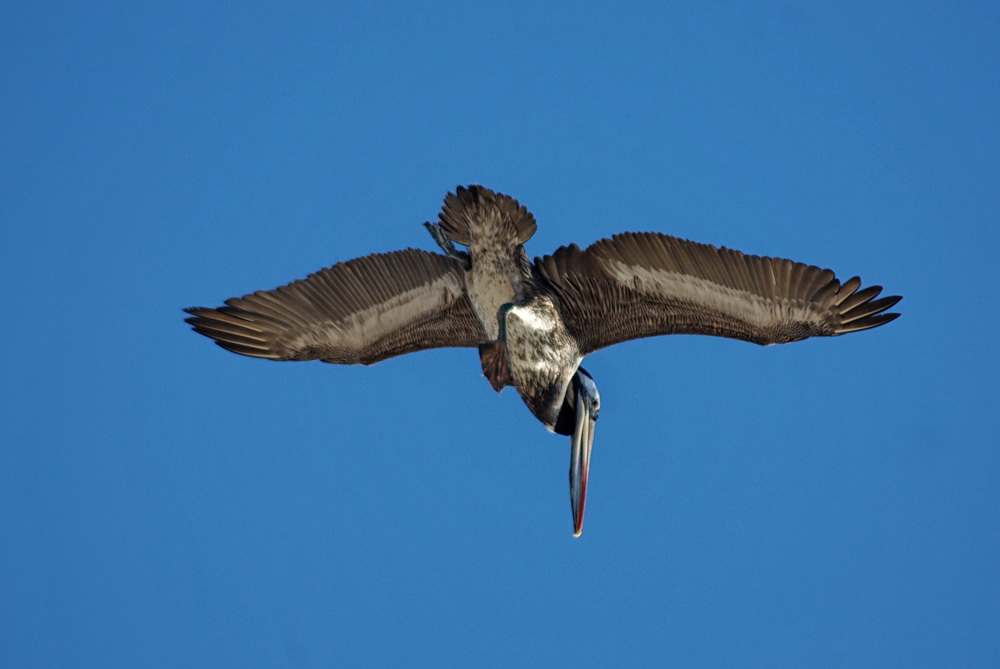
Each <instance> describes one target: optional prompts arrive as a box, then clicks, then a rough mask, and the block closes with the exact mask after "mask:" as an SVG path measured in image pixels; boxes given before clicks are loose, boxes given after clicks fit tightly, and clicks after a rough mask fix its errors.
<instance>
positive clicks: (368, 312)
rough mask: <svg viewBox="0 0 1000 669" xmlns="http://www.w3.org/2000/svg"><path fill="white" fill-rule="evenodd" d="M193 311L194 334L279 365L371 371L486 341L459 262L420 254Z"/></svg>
mask: <svg viewBox="0 0 1000 669" xmlns="http://www.w3.org/2000/svg"><path fill="white" fill-rule="evenodd" d="M185 311H186V312H188V313H189V314H191V317H190V318H188V319H187V322H188V323H190V324H191V325H192V327H194V330H195V331H196V332H198V333H200V334H203V335H205V336H206V337H211V338H212V339H214V340H215V342H216V343H217V344H218V345H219V346H221V347H223V348H225V349H228V350H230V351H233V352H234V353H240V354H242V355H249V356H253V357H255V358H268V359H270V360H322V361H323V362H335V363H341V364H358V363H361V364H365V365H370V364H372V363H375V362H378V361H379V360H385V359H386V358H391V357H393V356H396V355H401V354H403V353H410V352H412V351H420V350H423V349H428V348H439V347H445V346H476V345H477V344H478V343H479V342H480V341H481V340H482V339H484V336H483V334H482V326H481V325H480V323H479V320H478V319H477V318H476V316H475V314H474V313H473V311H472V307H471V306H470V304H469V301H468V299H467V298H466V295H465V288H464V279H463V272H462V269H461V267H460V266H459V264H458V262H457V261H455V260H453V259H451V258H448V257H446V256H443V255H439V254H436V253H428V252H426V251H418V250H415V249H407V250H405V251H395V252H393V253H379V254H373V255H370V256H365V257H363V258H356V259H354V260H349V261H348V262H343V263H337V264H336V265H334V266H333V267H327V268H326V269H322V270H320V271H318V272H316V273H315V274H310V275H309V276H308V277H306V278H305V279H300V280H298V281H294V282H292V283H290V284H288V285H286V286H282V287H280V288H276V289H275V290H269V291H257V292H256V293H252V294H250V295H244V296H243V297H234V298H232V299H229V300H226V306H224V307H219V308H218V309H209V308H206V307H192V308H190V309H185Z"/></svg>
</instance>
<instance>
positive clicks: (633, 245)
mask: <svg viewBox="0 0 1000 669" xmlns="http://www.w3.org/2000/svg"><path fill="white" fill-rule="evenodd" d="M439 219H440V221H439V223H437V224H435V225H431V224H429V223H428V224H425V225H426V226H427V228H428V230H429V231H430V233H431V235H432V236H433V237H434V239H435V241H436V242H437V243H438V246H440V247H441V249H442V250H443V251H444V255H441V254H437V253H428V252H426V251H417V250H414V249H407V250H405V251H395V252H393V253H378V254H372V255H369V256H365V257H363V258H356V259H354V260H350V261H347V262H342V263H338V264H336V265H333V266H332V267H328V268H326V269H322V270H320V271H318V272H316V273H314V274H310V275H309V276H308V277H306V278H305V279H301V280H299V281H294V282H292V283H290V284H288V285H286V286H282V287H280V288H276V289H275V290H270V291H257V292H255V293H251V294H249V295H245V296H243V297H238V298H232V299H229V300H226V303H225V306H222V307H218V308H216V309H210V308H206V307H194V308H191V309H186V310H185V311H187V312H188V313H189V314H190V317H189V318H187V322H188V323H190V324H191V325H192V327H193V328H194V330H195V331H196V332H198V333H200V334H203V335H205V336H206V337H210V338H212V339H214V340H215V342H216V343H217V344H218V345H219V346H222V347H223V348H226V349H228V350H230V351H233V352H235V353H239V354H242V355H248V356H252V357H257V358H267V359H271V360H322V361H324V362H333V363H341V364H358V363H361V364H372V363H374V362H378V361H379V360H384V359H386V358H389V357H392V356H395V355H401V354H403V353H410V352H413V351H419V350H423V349H429V348H438V347H448V346H455V347H478V350H479V354H480V363H481V366H482V369H483V372H484V374H485V375H486V376H487V378H488V379H489V381H490V383H491V385H492V386H493V387H494V388H495V389H496V390H501V389H502V388H503V387H504V386H506V385H513V386H514V387H515V388H516V389H517V392H518V394H520V396H521V397H522V399H523V400H524V402H525V404H526V405H527V406H528V408H529V409H530V410H531V411H532V413H533V414H534V415H535V416H536V417H537V418H538V419H539V420H540V421H541V422H542V423H543V424H544V425H545V426H546V427H547V428H548V429H550V430H553V431H555V432H558V433H560V434H567V435H569V436H570V450H571V456H570V460H571V465H570V497H571V504H572V508H573V529H574V534H579V533H580V529H581V527H582V523H583V510H584V502H585V500H586V487H587V472H588V471H589V459H590V449H591V444H592V440H593V436H594V424H595V423H596V421H597V416H598V410H599V408H600V396H599V394H598V392H597V386H596V384H595V383H594V380H593V378H592V377H591V376H590V375H589V374H588V373H587V372H586V370H584V369H583V368H582V367H580V362H581V360H582V359H583V357H584V356H586V355H587V354H589V353H592V352H593V351H596V350H598V349H600V348H603V347H605V346H610V345H612V344H616V343H619V342H623V341H627V340H629V339H637V338H640V337H651V336H654V335H665V334H702V335H715V336H721V337H730V338H733V339H742V340H744V341H749V342H754V343H756V344H763V345H768V344H780V343H786V342H792V341H797V340H800V339H805V338H806V337H813V336H836V335H841V334H846V333H849V332H857V331H860V330H867V329H870V328H874V327H878V326H880V325H884V324H886V323H888V322H890V321H891V320H893V319H895V318H897V317H898V316H899V314H896V313H886V311H887V310H888V309H889V308H891V307H892V306H893V305H895V304H896V303H897V302H898V301H899V300H900V298H899V297H897V296H892V297H882V298H879V297H878V295H879V293H880V292H881V290H882V288H881V287H880V286H871V287H868V288H862V287H861V279H859V278H858V277H853V278H851V279H848V280H847V281H844V282H840V281H839V280H838V279H837V278H836V276H834V273H833V272H832V271H830V270H828V269H820V268H819V267H815V266H812V265H805V264H803V263H797V262H793V261H791V260H785V259H781V258H768V257H760V256H753V255H747V254H744V253H740V252H739V251H734V250H732V249H727V248H716V247H714V246H709V245H707V244H698V243H695V242H690V241H686V240H683V239H678V238H677V237H670V236H669V235H664V234H660V233H655V232H646V233H634V232H627V233H623V234H618V235H614V236H613V237H611V238H609V239H602V240H600V241H598V242H596V243H594V244H591V245H590V246H589V247H588V248H587V249H585V250H580V249H579V248H578V247H577V246H576V245H571V246H563V247H560V248H559V249H557V250H556V251H555V252H554V253H553V254H552V255H549V256H545V257H542V258H536V260H535V263H534V264H532V263H530V262H529V261H528V256H527V254H526V252H525V250H524V243H525V242H526V241H527V240H528V239H529V238H530V237H531V236H532V234H534V232H535V228H536V224H535V219H534V217H533V216H532V215H531V213H530V212H528V210H527V209H525V208H524V207H522V206H521V205H520V204H519V203H518V202H517V201H516V200H514V199H513V198H510V197H508V196H506V195H502V194H499V193H494V192H493V191H491V190H489V189H487V188H483V187H482V186H469V187H468V188H461V187H459V188H457V189H456V191H455V193H449V194H448V195H447V196H446V198H445V202H444V206H443V207H442V210H441V213H440V215H439ZM454 244H461V245H464V246H466V247H467V249H468V251H467V252H462V251H458V250H456V249H455V247H454Z"/></svg>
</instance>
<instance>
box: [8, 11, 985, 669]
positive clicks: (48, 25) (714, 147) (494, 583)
mask: <svg viewBox="0 0 1000 669" xmlns="http://www.w3.org/2000/svg"><path fill="white" fill-rule="evenodd" d="M428 5H429V6H428ZM998 34H1000V10H998V8H997V6H996V4H995V3H985V2H981V3H980V2H965V3H944V2H925V3H892V2H886V3H874V4H873V3H867V2H866V3H860V2H857V3H855V2H842V3H830V4H829V5H826V6H818V5H817V6H805V5H803V4H802V3H792V2H783V3H773V2H764V3H753V4H752V5H749V4H742V3H741V4H728V3H686V4H678V5H674V6H666V3H663V5H662V6H661V4H660V3H650V4H637V5H632V6H630V7H629V8H628V9H623V8H621V7H618V6H615V5H614V4H613V3H573V4H563V3H560V4H556V3H536V2H524V3H478V2H461V3H444V2H442V3H412V4H406V5H404V4H393V3H388V4H386V3H379V2H371V1H369V2H363V3H362V2H337V3H274V4H253V3H241V4H239V5H233V6H226V5H221V4H212V5H207V4H206V3H200V2H199V3H171V4H170V5H169V6H164V7H162V8H159V9H150V8H148V7H141V6H137V5H136V4H135V3H118V4H115V3H99V4H98V3H89V6H88V3H24V2H12V3H6V4H5V5H4V6H3V8H0V54H2V56H0V85H2V90H3V91H5V93H4V95H3V96H2V98H0V120H2V124H3V133H2V135H0V137H2V150H0V202H2V207H0V216H2V220H3V231H4V237H5V243H3V244H2V246H0V257H2V259H3V262H2V263H0V273H2V279H3V282H4V285H5V286H6V291H5V296H4V305H5V307H6V309H5V311H6V325H5V327H4V328H3V329H2V337H3V343H4V347H5V349H6V350H7V351H8V355H7V357H6V361H5V372H4V374H3V375H2V376H0V394H2V397H0V399H2V406H3V432H4V434H5V437H4V439H3V440H2V442H3V445H2V447H0V601H2V602H3V604H2V606H0V616H2V618H0V654H2V655H3V656H4V657H5V658H6V661H8V662H9V663H10V666H24V667H28V666H31V667H66V666H93V667H98V666H99V667H136V666H145V667H181V666H189V667H193V666H205V667H208V666H211V667H251V666H262V667H264V666H266V667H275V666H292V667H326V666H435V667H438V666H483V667H490V666H496V667H510V666H544V667H551V666H574V667H591V666H594V667H600V666H664V665H671V666H699V667H708V666H717V667H731V666H760V667H779V666H789V667H791V666H797V667H801V666H898V667H920V666H965V667H975V666H996V665H997V663H998V662H1000V576H998V574H1000V549H998V546H1000V543H998V540H1000V449H998V447H997V437H996V434H997V428H998V419H997V413H998V411H997V403H998V402H997V400H998V384H997V380H996V379H997V372H998V364H997V358H996V355H995V351H994V345H993V338H994V335H995V333H996V332H997V331H998V329H1000V323H998V315H997V314H998V311H997V309H996V306H995V304H994V302H995V298H994V295H993V293H994V292H995V291H994V289H993V288H991V286H993V285H994V284H995V282H996V278H995V266H996V257H997V256H996V247H997V242H998V236H1000V235H998V232H997V222H998V213H1000V164H998V156H1000V123H998V118H1000V68H998V64H1000V48H998V41H997V35H998ZM467 183H482V184H485V185H487V186H490V187H492V188H495V189H497V190H501V191H503V192H507V193H510V194H512V195H513V196H515V197H517V198H518V199H519V200H520V201H521V202H522V203H523V204H525V205H527V206H528V207H529V208H530V209H531V210H532V211H533V212H534V214H535V216H536V218H537V220H538V232H537V234H536V235H535V237H534V238H533V239H532V240H531V241H530V243H529V253H531V254H533V255H541V254H544V253H548V252H551V251H552V250H553V249H555V248H556V247H557V246H559V245H560V244H564V243H569V242H576V243H578V244H581V245H582V244H588V243H590V242H592V241H594V240H597V239H599V238H601V237H604V236H607V235H610V234H612V233H614V232H619V231H625V230H637V231H638V230H657V231H661V232H667V233H670V234H674V235H678V236H682V237H687V238H691V239H695V240H697V241H701V242H708V243H714V244H717V245H726V246H730V247H734V248H738V249H741V250H744V251H746V252H750V253H756V254H765V255H778V256H785V257H790V258H793V259H796V260H800V261H805V262H809V263H812V264H818V265H823V266H827V267H831V268H832V269H834V270H835V271H837V272H838V274H840V275H841V276H842V277H844V278H846V277H848V276H851V275H853V274H860V275H861V276H862V277H863V278H864V279H865V281H866V282H868V283H879V284H883V285H885V286H886V287H887V290H888V291H889V292H890V293H894V294H902V295H904V296H905V299H904V300H903V302H902V303H901V304H900V305H899V310H901V311H902V313H903V317H902V318H900V319H899V320H898V321H896V322H893V323H892V324H890V325H888V326H886V327H884V328H880V329H878V330H875V331H871V332H865V333H861V334H858V335H851V336H846V337H840V338H836V339H824V340H816V341H806V342H802V343H796V344H792V345H789V346H778V347H770V348H766V349H765V348H760V347H756V346H753V345H750V344H745V343H741V342H733V341H726V340H720V339H710V338H693V337H674V338H659V339H650V340H644V341H639V342H632V343H628V344H625V345H621V346H618V347H615V348H612V349H608V350H605V351H601V352H599V353H597V354H595V355H593V356H591V357H590V358H588V360H587V362H586V366H587V368H588V369H589V370H590V372H591V373H592V374H593V375H594V377H595V379H596V380H597V383H598V385H599V387H600V390H601V396H602V401H603V407H602V412H601V419H600V421H599V422H598V424H597V432H596V441H595V450H594V456H593V463H592V465H593V467H592V478H591V488H590V492H589V499H588V510H587V523H586V526H585V530H584V534H583V537H581V538H580V539H573V538H572V537H571V524H570V510H569V504H568V499H567V497H568V495H567V484H566V469H567V466H568V457H567V450H568V449H567V443H566V440H565V438H562V437H556V436H553V435H551V434H549V433H547V432H546V431H545V430H544V429H543V428H542V427H541V426H540V425H539V424H538V423H537V421H535V420H534V419H533V418H532V417H531V415H530V414H529V412H528V411H527V410H526V408H525V407H524V406H523V404H522V403H521V402H520V400H519V399H518V398H517V397H516V395H515V394H514V393H512V392H510V391H507V392H505V393H504V394H503V396H500V397H498V396H497V395H496V394H495V393H493V392H492V391H491V390H490V389H489V386H488V384H487V383H486V381H485V380H484V379H483V378H481V376H480V374H479V369H478V361H477V359H476V355H475V353H474V352H473V351H469V350H442V351H432V352H424V353H420V354H415V355H411V356H406V357H403V358H398V359H394V360H390V361H386V362H383V363H380V364H378V365H375V366H373V367H370V368H362V367H340V366H332V365H323V364H320V363H281V364H278V363H271V362H264V361H258V360H251V359H248V358H242V357H239V356H235V355H232V354H229V353H226V352H224V351H222V350H221V349H219V348H217V347H215V346H212V345H211V344H210V342H208V341H207V340H205V339H203V338H201V337H198V336H196V335H195V334H193V333H191V332H190V331H189V330H188V329H187V327H186V326H185V325H184V323H183V322H182V320H181V319H182V317H183V314H182V313H181V311H180V309H181V307H185V306H191V305H206V306H214V305H217V304H219V303H220V302H221V300H223V299H225V298H227V297H231V296H234V295H240V294H243V293H245V292H249V291H252V290H256V289H269V288H273V287H275V286H277V285H279V284H282V283H285V282H288V281H290V280H292V279H295V278H299V277H302V276H304V275H305V274H307V273H309V272H312V271H314V270H316V269H319V268H320V267H323V266H326V265H330V264H332V263H334V262H336V261H339V260H345V259H348V258H352V257H355V256H359V255H364V254H367V253H370V252H373V251H388V250H393V249H397V248H404V247H409V246H413V247H419V248H426V249H432V248H433V244H432V242H431V240H430V238H429V237H428V236H427V235H426V233H425V231H424V230H423V229H422V228H421V227H420V223H421V222H423V221H425V220H431V219H433V218H434V217H435V216H436V213H437V210H438V207H439V205H440V201H441V198H442V197H443V195H444V194H445V192H446V191H448V190H450V189H453V188H454V187H455V186H456V185H458V184H467Z"/></svg>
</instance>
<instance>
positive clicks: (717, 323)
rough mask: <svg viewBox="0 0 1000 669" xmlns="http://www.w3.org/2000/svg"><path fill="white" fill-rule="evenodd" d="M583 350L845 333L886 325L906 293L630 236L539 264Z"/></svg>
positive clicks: (771, 261) (785, 263) (776, 262)
mask: <svg viewBox="0 0 1000 669" xmlns="http://www.w3.org/2000/svg"><path fill="white" fill-rule="evenodd" d="M535 262H536V266H537V268H538V272H539V274H540V275H541V277H542V278H543V279H544V280H545V281H546V282H547V283H548V284H549V286H551V289H552V293H553V294H554V295H555V296H556V297H557V298H558V308H559V311H560V313H561V315H562V317H563V320H564V322H565V324H566V327H567V329H569V331H570V333H571V334H572V335H573V336H574V337H575V338H576V339H577V342H578V344H579V345H580V347H581V352H582V353H583V354H587V353H591V352H593V351H595V350H597V349H599V348H603V347H605V346H610V345H612V344H616V343H618V342H622V341H627V340H629V339H638V338H640V337H651V336H654V335H664V334H704V335H716V336H720V337H730V338H733V339H742V340H745V341H750V342H754V343H756V344H764V345H766V344H780V343H785V342H791V341H797V340H799V339H805V338H806V337H815V336H831V335H840V334H845V333H847V332H856V331H859V330H867V329H869V328H873V327H877V326H879V325H883V324H885V323H888V322H889V321H891V320H893V319H895V318H896V317H898V316H899V314H887V313H883V312H884V311H885V310H886V309H889V308H890V307H892V306H893V305H894V304H896V303H897V302H898V301H899V300H900V299H901V298H900V297H896V296H893V297H883V298H881V299H875V298H876V297H877V296H878V294H879V293H880V292H881V291H882V288H881V286H871V287H869V288H864V289H861V290H859V288H861V279H860V278H858V277H854V278H852V279H849V280H847V281H845V282H843V283H841V282H840V281H839V280H838V279H837V278H836V277H835V276H834V273H833V272H832V271H830V270H828V269H820V268H819V267H814V266H811V265H805V264H802V263H797V262H793V261H791V260H785V259H782V258H766V257H760V256H751V255H746V254H744V253H740V252H739V251H734V250H732V249H727V248H716V247H714V246H710V245H708V244H698V243H695V242H690V241H687V240H684V239H678V238H677V237H670V236H668V235H663V234H659V233H655V232H648V233H632V232H629V233H624V234H620V235H615V236H613V237H612V238H611V239H602V240H600V241H598V242H595V243H594V244H592V245H591V246H589V247H588V248H587V249H586V250H584V251H581V250H580V249H579V248H578V247H576V246H575V245H573V246H563V247H560V248H559V249H558V250H556V252H555V253H553V254H552V255H550V256H545V257H544V258H538V259H536V261H535Z"/></svg>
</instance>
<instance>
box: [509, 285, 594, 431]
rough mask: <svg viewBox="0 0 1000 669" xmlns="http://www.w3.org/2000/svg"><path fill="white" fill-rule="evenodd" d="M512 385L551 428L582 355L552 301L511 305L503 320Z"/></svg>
mask: <svg viewBox="0 0 1000 669" xmlns="http://www.w3.org/2000/svg"><path fill="white" fill-rule="evenodd" d="M504 329H505V339H506V345H507V357H508V360H509V364H510V370H511V375H512V376H513V377H514V385H515V386H516V387H517V390H518V392H519V393H520V394H521V397H522V398H523V399H524V402H525V404H527V405H528V408H529V409H531V411H532V413H534V414H535V416H536V417H537V418H538V419H539V420H541V421H542V422H543V423H545V424H546V425H547V426H549V427H551V425H550V423H551V424H553V425H554V422H555V417H556V414H557V413H558V409H559V406H560V405H561V404H562V399H563V397H564V396H565V394H566V387H567V385H568V384H569V382H570V379H571V378H572V377H573V374H574V373H575V372H576V368H577V367H578V366H579V364H580V360H581V358H582V356H581V355H580V350H579V348H578V347H577V345H576V341H575V340H574V339H573V338H572V337H571V336H570V335H569V332H567V330H566V327H565V326H564V325H563V324H562V320H561V319H560V318H559V313H558V312H557V311H556V309H555V307H554V306H553V304H552V301H551V300H550V299H549V298H547V297H538V298H535V299H534V300H533V301H532V302H531V303H529V304H526V305H518V306H515V307H512V308H511V309H510V310H509V311H508V312H507V317H506V320H505V323H504Z"/></svg>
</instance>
